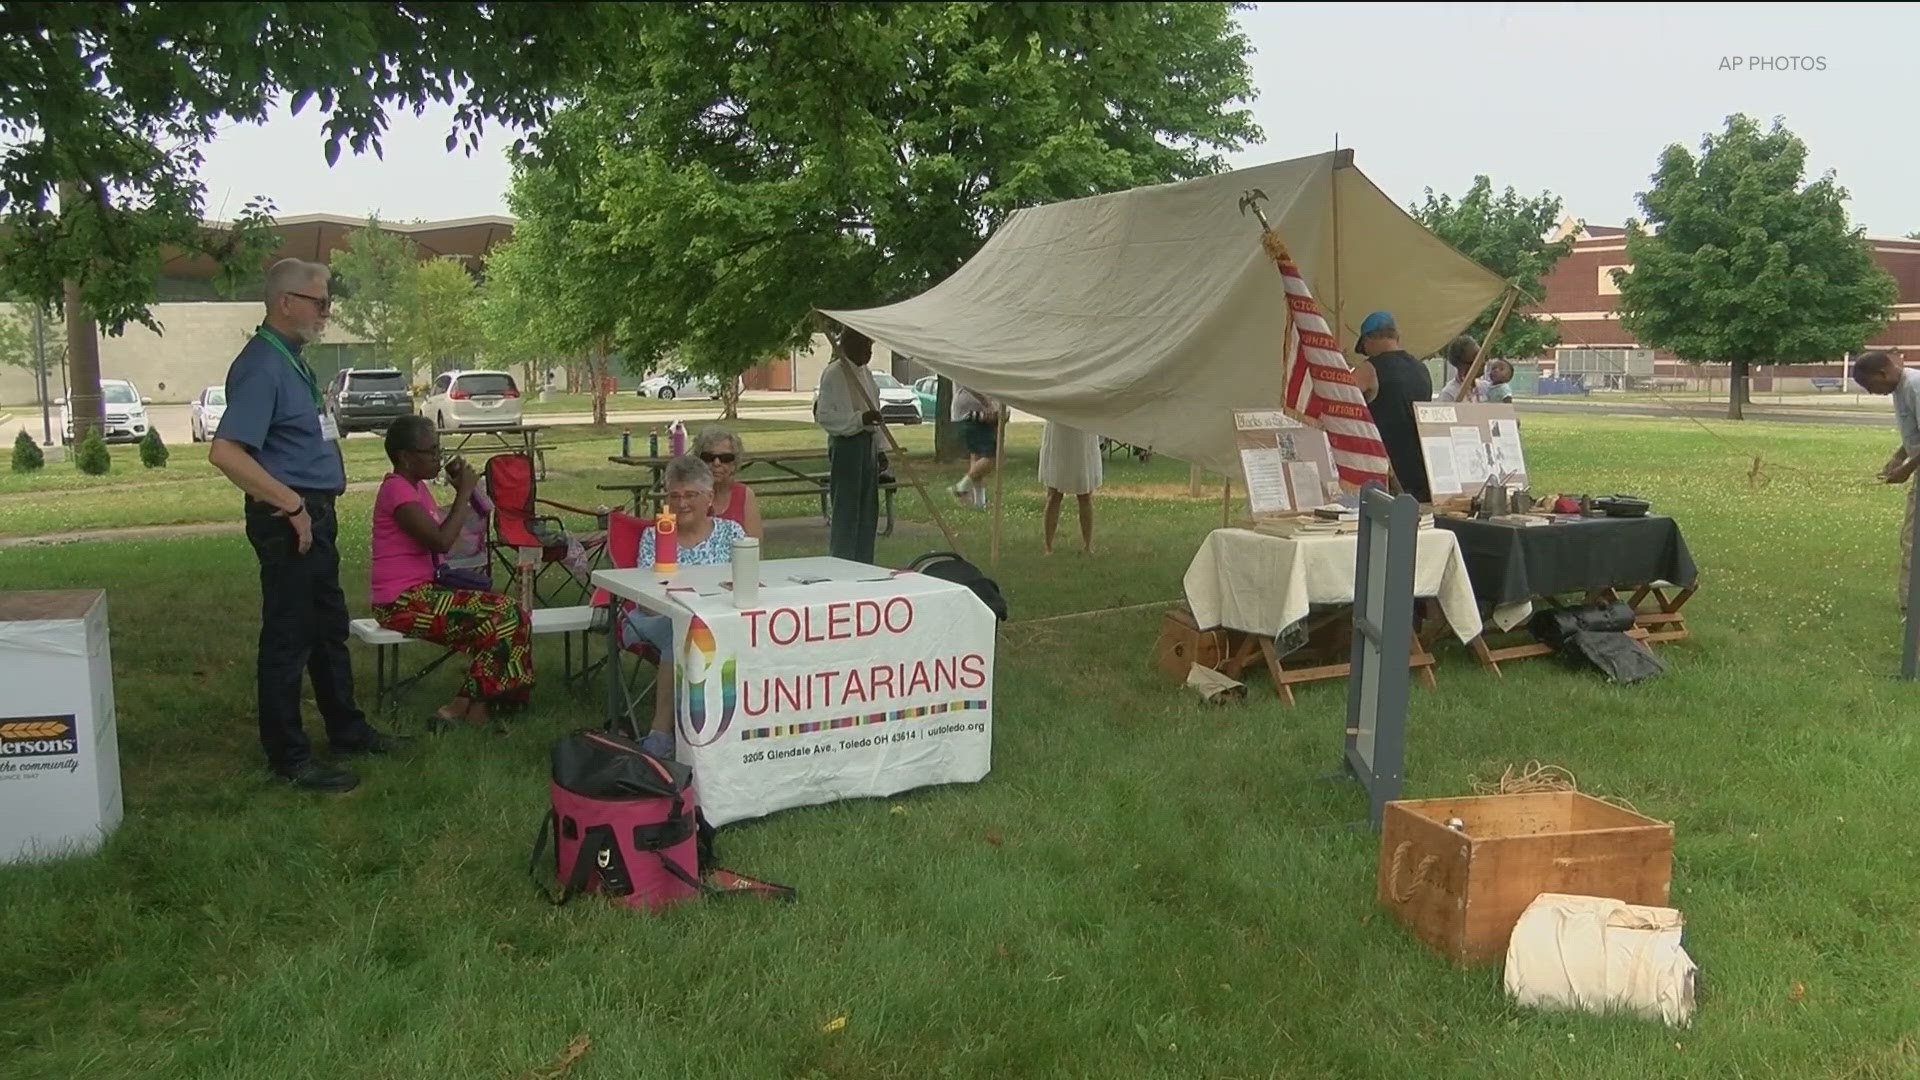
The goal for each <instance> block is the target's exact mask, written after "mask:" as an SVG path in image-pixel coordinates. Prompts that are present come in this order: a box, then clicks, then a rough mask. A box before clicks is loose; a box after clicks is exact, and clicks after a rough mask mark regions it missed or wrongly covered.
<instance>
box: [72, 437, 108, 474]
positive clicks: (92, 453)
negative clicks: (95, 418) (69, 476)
mask: <svg viewBox="0 0 1920 1080" xmlns="http://www.w3.org/2000/svg"><path fill="white" fill-rule="evenodd" d="M73 463H74V464H75V465H78V466H80V471H81V472H83V473H86V474H87V475H88V476H105V475H106V474H107V470H109V469H111V468H113V455H112V454H109V453H107V440H105V439H103V438H101V437H100V429H99V428H97V427H96V428H94V429H92V430H91V431H88V432H87V437H86V438H84V439H81V440H80V446H79V447H78V448H77V449H75V451H74V454H73Z"/></svg>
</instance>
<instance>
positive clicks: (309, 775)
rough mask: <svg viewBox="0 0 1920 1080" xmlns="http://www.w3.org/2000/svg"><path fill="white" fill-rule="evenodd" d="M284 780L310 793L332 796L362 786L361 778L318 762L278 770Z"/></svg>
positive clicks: (336, 767)
mask: <svg viewBox="0 0 1920 1080" xmlns="http://www.w3.org/2000/svg"><path fill="white" fill-rule="evenodd" d="M276 772H277V774H278V775H279V777H280V778H281V779H282V780H285V781H286V782H287V783H289V784H292V785H293V786H294V787H297V788H306V789H307V790H308V791H325V792H329V793H332V794H336V795H337V794H340V793H342V792H347V791H352V790H353V789H354V788H356V787H359V786H360V778H359V777H358V776H355V775H354V774H353V773H350V772H348V771H347V770H345V769H342V768H340V767H338V766H335V765H324V764H322V763H320V762H318V761H309V762H307V763H306V764H304V765H296V766H295V767H293V768H291V769H280V770H276Z"/></svg>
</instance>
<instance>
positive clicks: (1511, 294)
mask: <svg viewBox="0 0 1920 1080" xmlns="http://www.w3.org/2000/svg"><path fill="white" fill-rule="evenodd" d="M1519 295H1520V290H1519V289H1516V288H1514V287H1513V286H1511V285H1509V286H1507V298H1506V300H1505V302H1503V303H1502V304H1501V305H1500V314H1498V315H1495V316H1494V317H1493V326H1492V327H1491V328H1489V329H1488V330H1487V336H1486V339H1485V340H1483V341H1482V342H1480V348H1479V349H1478V350H1477V351H1476V352H1475V353H1474V354H1473V363H1472V364H1469V365H1468V366H1467V373H1466V375H1465V376H1464V377H1462V378H1461V380H1460V399H1461V400H1462V401H1464V400H1466V397H1467V395H1468V394H1470V393H1472V392H1473V380H1475V379H1477V378H1479V377H1480V365H1482V364H1484V363H1486V360H1487V350H1488V349H1491V348H1493V339H1494V338H1497V337H1499V336H1500V329H1501V328H1502V327H1504V326H1506V325H1507V314H1508V313H1509V312H1511V311H1512V310H1513V302H1514V300H1515V299H1516V298H1518V297H1519Z"/></svg>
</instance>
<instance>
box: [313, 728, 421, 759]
mask: <svg viewBox="0 0 1920 1080" xmlns="http://www.w3.org/2000/svg"><path fill="white" fill-rule="evenodd" d="M412 745H413V736H411V735H392V734H389V733H387V732H384V731H376V732H374V733H373V734H372V735H369V736H367V740H366V741H365V742H359V743H354V744H353V745H352V746H341V745H339V744H337V743H336V744H334V746H333V752H334V753H336V754H397V753H399V752H400V751H402V750H405V749H408V748H409V747H411V746H412Z"/></svg>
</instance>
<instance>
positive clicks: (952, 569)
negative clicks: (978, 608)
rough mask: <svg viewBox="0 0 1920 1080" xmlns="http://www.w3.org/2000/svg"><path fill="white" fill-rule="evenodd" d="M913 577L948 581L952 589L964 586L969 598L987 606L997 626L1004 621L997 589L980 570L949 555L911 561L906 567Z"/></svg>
mask: <svg viewBox="0 0 1920 1080" xmlns="http://www.w3.org/2000/svg"><path fill="white" fill-rule="evenodd" d="M907 569H908V570H911V571H913V572H915V573H919V574H925V575H927V576H928V577H937V578H939V579H940V580H942V581H951V582H953V583H954V584H955V585H965V586H966V587H967V588H969V589H972V590H973V595H975V596H978V597H979V598H980V601H981V603H984V604H986V605H987V608H988V610H990V611H992V612H993V614H994V617H995V618H997V619H999V620H1000V621H1001V622H1006V621H1007V599H1006V597H1004V596H1001V595H1000V586H999V585H997V584H995V583H994V580H993V579H992V578H990V577H988V576H987V575H985V574H983V573H981V572H980V568H979V567H977V566H975V565H973V564H972V563H970V562H968V561H967V560H965V559H963V558H961V557H960V556H959V555H958V554H956V553H954V552H951V551H930V552H928V553H926V554H925V555H922V556H920V557H919V558H917V559H915V560H913V563H912V564H911V565H909V566H908V567H907Z"/></svg>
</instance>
